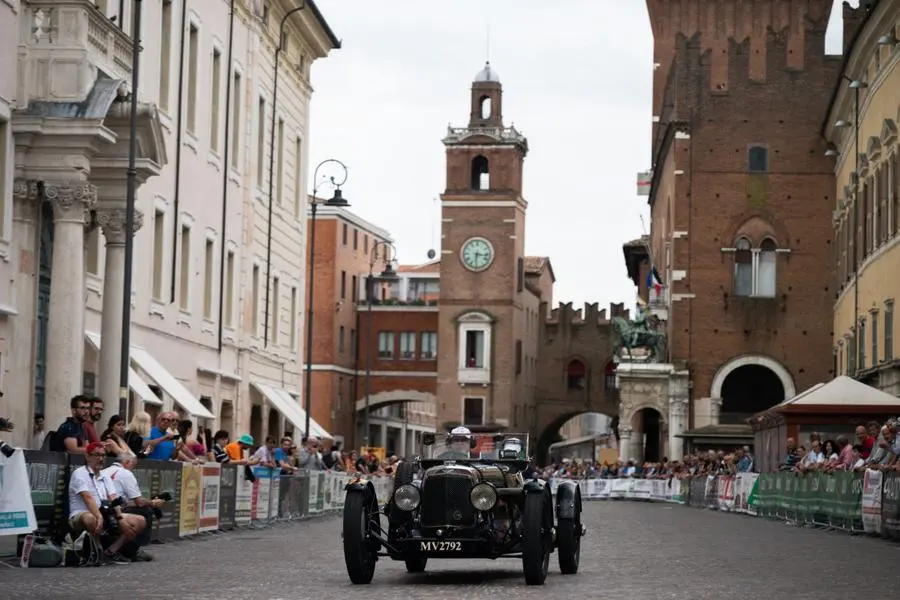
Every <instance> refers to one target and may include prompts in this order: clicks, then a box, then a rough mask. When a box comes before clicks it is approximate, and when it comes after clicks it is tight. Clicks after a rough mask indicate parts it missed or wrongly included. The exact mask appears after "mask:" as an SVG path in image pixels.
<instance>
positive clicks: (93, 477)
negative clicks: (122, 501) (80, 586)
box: [69, 442, 144, 564]
mask: <svg viewBox="0 0 900 600" xmlns="http://www.w3.org/2000/svg"><path fill="white" fill-rule="evenodd" d="M105 458H106V446H105V445H103V444H102V443H100V442H91V443H89V444H88V445H87V447H86V448H85V454H84V459H85V462H86V463H87V464H86V465H85V466H83V467H78V468H77V469H75V470H74V471H72V476H71V477H70V479H69V526H70V527H71V528H72V531H73V532H74V533H75V534H76V535H77V534H80V533H81V532H82V531H86V532H88V534H90V535H93V536H95V537H97V536H99V535H100V534H101V533H103V532H104V531H105V530H109V529H110V527H108V525H109V526H111V525H114V524H113V523H112V522H107V523H104V518H103V512H101V508H104V507H106V508H105V511H106V512H107V514H109V515H110V519H114V520H115V521H116V522H117V524H118V527H117V529H118V532H117V533H118V534H119V535H118V537H117V538H116V540H115V541H114V542H113V543H112V544H110V546H109V548H107V549H106V551H105V553H104V558H105V559H106V560H107V561H109V562H113V563H116V564H128V563H129V562H131V561H130V560H128V559H127V558H125V557H124V556H122V555H121V554H120V553H119V550H120V549H121V548H122V545H123V544H124V543H125V542H127V541H130V540H132V539H134V537H135V535H137V533H138V532H139V531H141V530H142V529H143V526H144V519H143V518H142V517H140V516H139V515H124V514H122V510H121V508H120V507H118V506H115V507H111V508H110V507H109V503H111V502H113V501H114V500H115V499H116V498H117V496H116V491H115V484H113V482H112V480H111V479H110V478H109V476H108V475H105V474H104V473H103V471H102V470H101V468H102V467H103V461H104V459H105Z"/></svg>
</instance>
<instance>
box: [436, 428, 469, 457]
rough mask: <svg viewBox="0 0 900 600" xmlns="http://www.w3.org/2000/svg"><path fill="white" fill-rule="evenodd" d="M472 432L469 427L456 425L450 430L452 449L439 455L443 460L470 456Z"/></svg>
mask: <svg viewBox="0 0 900 600" xmlns="http://www.w3.org/2000/svg"><path fill="white" fill-rule="evenodd" d="M471 440H472V432H471V431H470V430H469V428H468V427H455V428H454V429H453V430H452V431H451V432H450V449H449V450H447V451H446V452H444V453H442V454H441V455H440V456H438V458H439V459H441V460H465V459H467V458H469V450H470V449H471V445H470V444H471Z"/></svg>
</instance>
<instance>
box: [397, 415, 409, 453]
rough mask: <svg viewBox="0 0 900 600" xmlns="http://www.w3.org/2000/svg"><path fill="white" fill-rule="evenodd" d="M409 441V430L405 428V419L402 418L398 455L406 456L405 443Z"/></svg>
mask: <svg viewBox="0 0 900 600" xmlns="http://www.w3.org/2000/svg"><path fill="white" fill-rule="evenodd" d="M408 441H409V432H408V429H407V421H406V420H405V419H404V421H403V425H402V426H401V427H400V450H399V451H398V456H401V457H403V456H406V444H407V443H408Z"/></svg>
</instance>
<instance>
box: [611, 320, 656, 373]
mask: <svg viewBox="0 0 900 600" xmlns="http://www.w3.org/2000/svg"><path fill="white" fill-rule="evenodd" d="M612 323H613V328H614V329H615V331H616V334H617V335H618V338H619V339H618V341H617V342H616V348H615V350H614V351H613V355H614V356H619V352H620V351H621V350H622V348H626V349H627V350H628V358H629V360H631V359H632V355H631V351H632V350H633V349H635V348H645V349H647V350H648V351H649V356H648V360H649V361H650V362H656V361H658V360H659V358H660V356H662V353H663V348H664V346H665V343H666V335H665V334H664V333H660V332H658V331H654V330H653V329H652V328H651V327H650V324H649V323H648V322H647V317H646V315H645V314H644V313H639V314H638V316H637V318H635V320H634V321H630V322H629V321H628V320H627V319H623V318H622V317H613V319H612Z"/></svg>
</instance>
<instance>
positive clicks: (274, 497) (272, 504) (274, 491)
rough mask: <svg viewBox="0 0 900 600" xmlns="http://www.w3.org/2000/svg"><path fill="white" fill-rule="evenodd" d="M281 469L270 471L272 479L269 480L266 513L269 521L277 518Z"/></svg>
mask: <svg viewBox="0 0 900 600" xmlns="http://www.w3.org/2000/svg"><path fill="white" fill-rule="evenodd" d="M280 490H281V469H272V477H271V478H270V479H269V510H268V511H267V512H266V514H267V515H268V517H269V519H270V520H271V519H277V518H278V501H279V499H280V498H281V492H280Z"/></svg>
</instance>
